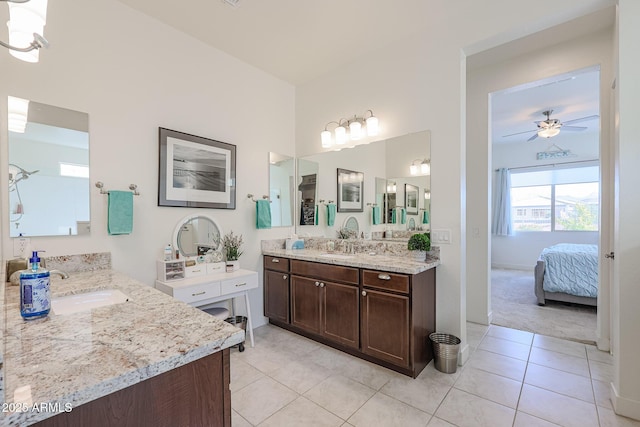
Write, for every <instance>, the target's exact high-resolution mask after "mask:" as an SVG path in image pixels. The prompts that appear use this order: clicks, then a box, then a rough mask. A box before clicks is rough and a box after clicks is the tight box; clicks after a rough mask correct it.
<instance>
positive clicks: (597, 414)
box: [584, 346, 601, 426]
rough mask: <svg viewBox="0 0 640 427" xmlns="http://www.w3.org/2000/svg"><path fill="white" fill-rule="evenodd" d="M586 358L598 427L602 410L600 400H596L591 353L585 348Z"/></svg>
mask: <svg viewBox="0 0 640 427" xmlns="http://www.w3.org/2000/svg"><path fill="white" fill-rule="evenodd" d="M584 351H585V356H586V357H587V367H588V368H589V380H590V381H589V382H590V383H591V394H592V395H593V403H594V404H595V407H596V418H597V420H598V426H600V425H601V424H600V410H599V409H598V399H597V398H596V390H595V387H594V386H593V379H594V378H593V374H592V372H591V360H590V359H589V352H588V351H587V347H586V346H585V348H584Z"/></svg>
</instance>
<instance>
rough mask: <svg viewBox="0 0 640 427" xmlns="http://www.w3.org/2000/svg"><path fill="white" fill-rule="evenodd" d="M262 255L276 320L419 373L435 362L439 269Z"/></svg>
mask: <svg viewBox="0 0 640 427" xmlns="http://www.w3.org/2000/svg"><path fill="white" fill-rule="evenodd" d="M273 259H278V262H273ZM285 261H286V263H285ZM264 262H265V316H267V317H269V321H270V322H271V323H273V324H275V325H278V326H281V327H283V328H286V329H289V330H292V331H294V332H297V333H300V334H302V335H305V336H308V337H310V338H313V339H316V340H317V341H320V342H322V343H325V344H328V345H331V346H334V347H336V348H339V349H342V350H343V351H346V352H348V353H350V354H353V355H355V356H358V357H361V358H363V359H366V360H369V361H371V362H374V363H377V364H379V365H382V366H386V367H387V368H391V369H394V370H396V371H398V372H401V373H403V374H406V375H410V376H412V377H414V378H415V377H416V376H418V374H419V373H420V372H421V371H422V369H424V367H425V366H426V365H427V364H428V363H429V362H430V361H431V359H432V357H433V354H432V350H431V343H430V342H429V339H428V336H429V334H430V333H432V332H435V321H436V313H435V268H432V269H429V270H426V271H423V272H421V273H418V274H402V273H389V272H384V271H378V270H371V269H364V268H361V269H359V268H354V267H347V266H339V265H332V264H323V263H318V262H311V261H302V260H296V259H291V260H285V259H283V258H274V257H269V256H265V257H264ZM274 264H277V265H278V266H279V267H282V266H284V265H286V267H287V271H286V273H285V271H284V270H282V269H281V270H277V269H274ZM276 268H277V267H276ZM276 273H277V275H276ZM286 274H288V275H289V278H288V279H283V278H282V277H284V275H286ZM285 282H286V286H285V284H284V283H285ZM285 289H286V292H285ZM285 300H286V302H285ZM283 313H287V315H288V314H290V316H288V317H285V316H283V315H282V314H283Z"/></svg>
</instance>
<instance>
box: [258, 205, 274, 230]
mask: <svg viewBox="0 0 640 427" xmlns="http://www.w3.org/2000/svg"><path fill="white" fill-rule="evenodd" d="M256 228H257V229H261V228H271V203H270V202H269V200H265V199H261V200H258V201H256Z"/></svg>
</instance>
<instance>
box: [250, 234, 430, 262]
mask: <svg viewBox="0 0 640 427" xmlns="http://www.w3.org/2000/svg"><path fill="white" fill-rule="evenodd" d="M303 240H304V248H305V249H313V250H318V251H327V242H330V241H331V242H334V252H336V253H342V252H349V250H350V249H351V248H350V247H349V245H352V247H353V252H354V253H371V252H375V253H376V254H378V255H387V256H397V257H412V255H411V251H410V250H409V249H407V239H405V240H403V241H384V240H366V239H330V238H327V237H305V238H304V239H303ZM284 248H285V239H272V240H262V242H261V249H262V251H263V252H264V251H269V250H274V249H284ZM293 252H295V249H294V250H293ZM427 259H440V247H438V246H431V250H430V251H429V252H427Z"/></svg>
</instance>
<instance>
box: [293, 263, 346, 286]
mask: <svg viewBox="0 0 640 427" xmlns="http://www.w3.org/2000/svg"><path fill="white" fill-rule="evenodd" d="M291 274H298V275H300V276H307V277H313V278H317V279H319V280H327V281H333V282H342V283H351V284H353V285H357V284H358V269H357V268H354V267H346V266H342V265H329V264H321V263H318V262H311V261H301V260H297V259H294V260H291Z"/></svg>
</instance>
